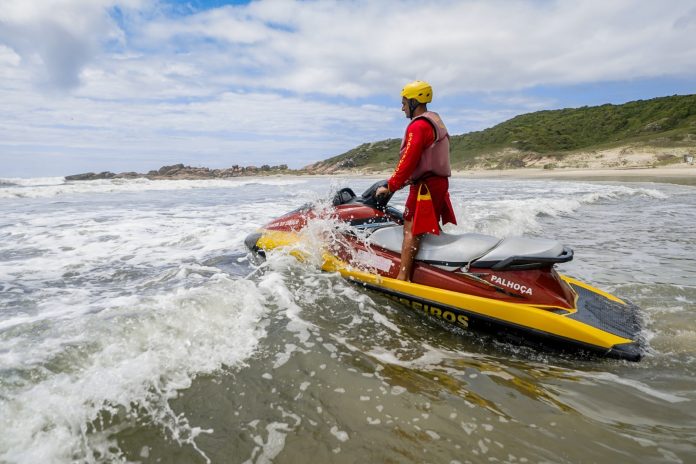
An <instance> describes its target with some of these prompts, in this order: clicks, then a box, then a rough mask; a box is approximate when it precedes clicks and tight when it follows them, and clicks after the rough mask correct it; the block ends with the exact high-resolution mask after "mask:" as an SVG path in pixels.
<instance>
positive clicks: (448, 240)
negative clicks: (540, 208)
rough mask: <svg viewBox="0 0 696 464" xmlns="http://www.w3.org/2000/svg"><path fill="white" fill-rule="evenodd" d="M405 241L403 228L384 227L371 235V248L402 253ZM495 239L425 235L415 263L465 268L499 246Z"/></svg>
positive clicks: (455, 235)
mask: <svg viewBox="0 0 696 464" xmlns="http://www.w3.org/2000/svg"><path fill="white" fill-rule="evenodd" d="M403 240H404V227H403V226H396V227H384V228H381V229H378V230H376V231H375V232H374V233H373V234H372V235H370V238H369V243H370V245H377V246H379V247H382V248H385V249H387V250H390V251H394V252H396V253H401V244H402V243H403ZM499 241H500V240H499V239H497V238H496V237H492V236H490V235H483V234H474V233H469V234H448V233H445V232H440V235H432V234H427V235H425V236H424V237H423V239H422V240H421V246H420V249H419V250H418V254H417V255H416V260H417V261H424V262H426V263H428V264H432V265H435V266H438V267H441V268H443V269H447V270H454V269H457V268H460V267H462V266H466V265H467V264H468V263H470V262H471V261H472V260H474V259H476V258H479V257H481V256H483V255H485V254H486V253H487V252H488V251H490V250H491V249H493V247H495V246H496V244H498V242H499Z"/></svg>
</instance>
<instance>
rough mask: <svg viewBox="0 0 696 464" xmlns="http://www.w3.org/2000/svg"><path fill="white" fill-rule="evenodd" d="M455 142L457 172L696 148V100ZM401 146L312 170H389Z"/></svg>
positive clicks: (520, 126) (591, 114)
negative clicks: (635, 150) (586, 155)
mask: <svg viewBox="0 0 696 464" xmlns="http://www.w3.org/2000/svg"><path fill="white" fill-rule="evenodd" d="M450 143H451V161H452V165H453V166H454V167H456V168H469V167H474V166H478V167H487V168H509V167H524V166H525V165H527V164H528V163H529V162H530V160H531V161H533V160H540V159H548V158H553V159H561V158H563V157H564V156H565V155H567V154H572V153H574V152H577V151H585V152H586V151H592V150H601V149H606V148H611V147H619V146H627V145H632V146H650V147H696V95H684V96H676V95H675V96H671V97H661V98H654V99H651V100H638V101H633V102H629V103H625V104H623V105H610V104H607V105H601V106H594V107H582V108H572V109H570V108H568V109H562V110H547V111H538V112H535V113H528V114H523V115H520V116H516V117H514V118H512V119H510V120H508V121H505V122H503V123H501V124H498V125H497V126H494V127H491V128H489V129H485V130H482V131H477V132H470V133H468V134H463V135H455V136H452V137H451V139H450ZM399 144H400V141H399V140H398V139H388V140H383V141H380V142H375V143H367V144H363V145H360V146H358V147H356V148H354V149H352V150H350V151H348V152H346V153H343V154H341V155H338V156H335V157H333V158H329V159H327V160H324V161H321V162H319V163H316V164H314V165H312V166H309V167H308V170H310V171H316V172H332V171H335V170H339V169H359V168H362V169H365V168H366V169H374V170H380V169H389V168H391V167H393V166H394V165H395V163H396V161H397V159H398V156H399Z"/></svg>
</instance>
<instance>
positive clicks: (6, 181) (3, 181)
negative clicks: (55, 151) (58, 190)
mask: <svg viewBox="0 0 696 464" xmlns="http://www.w3.org/2000/svg"><path fill="white" fill-rule="evenodd" d="M64 183H65V177H4V178H0V187H6V186H21V187H39V186H42V187H46V186H50V185H62V184H64Z"/></svg>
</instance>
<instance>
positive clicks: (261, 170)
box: [65, 164, 292, 181]
mask: <svg viewBox="0 0 696 464" xmlns="http://www.w3.org/2000/svg"><path fill="white" fill-rule="evenodd" d="M291 171H292V170H290V169H288V166H287V164H281V165H279V166H269V165H267V164H264V165H263V166H261V167H256V166H246V167H245V166H238V165H234V166H232V167H230V168H225V169H210V168H202V167H193V166H185V165H183V164H173V165H171V166H162V167H161V168H159V169H157V170H152V171H149V172H148V173H147V174H140V173H137V172H133V171H130V172H122V173H119V174H115V173H113V172H110V171H104V172H99V173H94V172H86V173H83V174H75V175H72V176H65V180H66V181H78V180H99V179H137V178H146V179H151V180H157V179H169V180H182V179H186V180H194V179H227V178H229V177H240V176H258V175H269V174H281V173H282V174H286V173H290V172H291Z"/></svg>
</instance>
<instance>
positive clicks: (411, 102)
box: [408, 98, 420, 119]
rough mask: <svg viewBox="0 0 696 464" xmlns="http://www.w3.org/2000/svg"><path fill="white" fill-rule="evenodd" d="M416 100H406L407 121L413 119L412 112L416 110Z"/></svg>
mask: <svg viewBox="0 0 696 464" xmlns="http://www.w3.org/2000/svg"><path fill="white" fill-rule="evenodd" d="M418 105H420V103H418V100H416V99H415V98H409V99H408V119H413V112H414V111H416V108H418Z"/></svg>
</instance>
